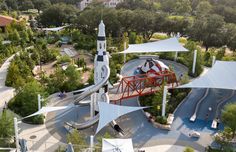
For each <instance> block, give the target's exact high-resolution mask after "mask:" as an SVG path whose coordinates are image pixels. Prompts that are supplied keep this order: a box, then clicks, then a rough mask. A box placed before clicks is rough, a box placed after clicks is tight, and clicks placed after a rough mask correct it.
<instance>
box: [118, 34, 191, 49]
mask: <svg viewBox="0 0 236 152" xmlns="http://www.w3.org/2000/svg"><path fill="white" fill-rule="evenodd" d="M187 51H188V50H187V49H186V48H184V47H183V46H182V44H180V43H179V41H178V39H177V38H176V37H173V38H169V39H165V40H160V41H155V42H148V43H143V44H129V47H128V49H126V50H125V51H123V52H120V53H154V52H187Z"/></svg>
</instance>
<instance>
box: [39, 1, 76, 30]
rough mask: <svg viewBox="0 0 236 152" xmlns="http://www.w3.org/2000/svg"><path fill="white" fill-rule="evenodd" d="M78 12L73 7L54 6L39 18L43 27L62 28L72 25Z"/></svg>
mask: <svg viewBox="0 0 236 152" xmlns="http://www.w3.org/2000/svg"><path fill="white" fill-rule="evenodd" d="M77 12H78V10H77V9H76V8H75V7H74V6H72V5H66V4H54V5H51V6H50V7H48V8H47V9H45V10H44V11H43V13H42V14H40V16H39V22H40V23H41V24H42V25H43V26H62V25H63V24H65V23H69V24H70V23H72V22H73V21H74V20H75V18H76V14H77Z"/></svg>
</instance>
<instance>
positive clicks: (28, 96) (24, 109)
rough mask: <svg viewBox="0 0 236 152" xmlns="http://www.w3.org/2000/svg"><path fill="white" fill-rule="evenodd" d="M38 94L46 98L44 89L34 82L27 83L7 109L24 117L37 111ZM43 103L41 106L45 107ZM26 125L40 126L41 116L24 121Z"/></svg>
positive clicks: (44, 102)
mask: <svg viewBox="0 0 236 152" xmlns="http://www.w3.org/2000/svg"><path fill="white" fill-rule="evenodd" d="M38 94H41V95H42V96H44V97H45V96H46V95H47V94H46V92H45V90H44V88H43V87H42V86H41V85H40V84H39V83H38V82H36V81H32V82H29V83H27V84H26V85H25V86H24V87H23V89H22V90H20V91H19V93H18V94H17V95H16V96H15V97H14V98H13V99H12V100H11V101H10V102H9V104H8V107H9V108H10V109H11V110H12V111H14V112H15V113H16V114H18V115H20V116H22V117H26V116H28V115H31V114H33V113H35V112H36V111H38ZM45 104H46V101H43V102H42V103H41V105H42V106H43V105H45ZM25 121H26V122H28V123H33V124H42V123H43V116H36V117H30V118H28V119H25Z"/></svg>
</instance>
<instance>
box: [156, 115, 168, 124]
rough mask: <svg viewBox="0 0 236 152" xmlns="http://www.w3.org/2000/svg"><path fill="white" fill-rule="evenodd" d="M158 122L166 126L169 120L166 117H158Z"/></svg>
mask: <svg viewBox="0 0 236 152" xmlns="http://www.w3.org/2000/svg"><path fill="white" fill-rule="evenodd" d="M156 121H157V122H158V123H160V124H164V125H165V124H167V118H166V117H162V116H157V117H156Z"/></svg>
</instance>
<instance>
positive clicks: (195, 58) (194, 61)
mask: <svg viewBox="0 0 236 152" xmlns="http://www.w3.org/2000/svg"><path fill="white" fill-rule="evenodd" d="M196 61H197V50H194V55H193V68H192V74H195V70H196Z"/></svg>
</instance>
